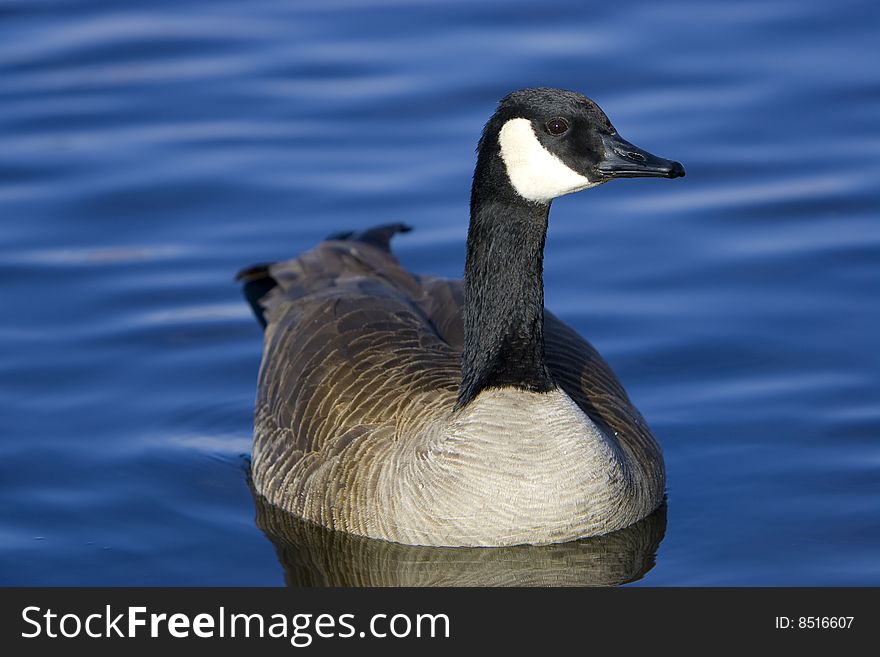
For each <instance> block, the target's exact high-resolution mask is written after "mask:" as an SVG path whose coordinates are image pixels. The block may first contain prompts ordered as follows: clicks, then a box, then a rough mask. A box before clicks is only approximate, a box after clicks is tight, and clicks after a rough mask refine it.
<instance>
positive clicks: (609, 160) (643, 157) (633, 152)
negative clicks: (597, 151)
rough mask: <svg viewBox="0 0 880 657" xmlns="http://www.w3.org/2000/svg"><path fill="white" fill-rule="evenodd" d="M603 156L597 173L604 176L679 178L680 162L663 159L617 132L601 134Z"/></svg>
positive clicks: (680, 172) (681, 173) (681, 168)
mask: <svg viewBox="0 0 880 657" xmlns="http://www.w3.org/2000/svg"><path fill="white" fill-rule="evenodd" d="M602 145H603V146H604V147H605V157H604V158H602V160H601V161H600V162H599V165H598V167H597V168H598V170H599V174H600V175H602V176H603V177H605V178H609V179H611V178H650V177H656V178H681V177H682V176H683V175H684V167H683V166H681V163H680V162H673V161H672V160H664V159H663V158H662V157H657V156H656V155H651V154H650V153H649V152H648V151H643V150H642V149H641V148H639V147H638V146H633V145H632V144H630V143H629V142H628V141H627V140H626V139H624V138H623V137H621V136H620V135H618V134H613V135H602Z"/></svg>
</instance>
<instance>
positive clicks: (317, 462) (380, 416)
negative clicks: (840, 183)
mask: <svg viewBox="0 0 880 657" xmlns="http://www.w3.org/2000/svg"><path fill="white" fill-rule="evenodd" d="M683 175H684V169H683V167H682V166H681V164H679V163H678V162H672V161H669V160H664V159H661V158H659V157H656V156H654V155H651V154H650V153H648V152H646V151H643V150H641V149H640V148H638V147H636V146H633V145H632V144H630V143H629V142H627V141H625V140H624V139H623V138H621V137H620V135H618V134H617V131H616V130H615V129H614V127H613V126H612V125H611V122H610V121H609V120H608V118H607V117H606V116H605V114H604V112H603V111H602V110H601V109H600V108H599V107H598V106H597V105H596V104H595V103H594V102H593V101H591V100H589V99H587V98H585V97H583V96H581V95H580V94H576V93H573V92H570V91H563V90H559V89H546V88H542V89H523V90H521V91H516V92H514V93H511V94H509V95H508V96H506V97H505V98H503V99H502V100H501V102H500V103H499V105H498V109H497V111H496V112H495V114H494V115H493V116H492V117H491V118H490V119H489V121H488V123H487V124H486V126H485V128H484V130H483V134H482V137H481V139H480V142H479V146H478V149H477V164H476V169H475V171H474V179H473V187H472V192H471V218H470V228H469V230H468V239H467V260H466V265H465V275H464V281H463V282H461V281H453V280H447V279H440V278H434V277H429V276H418V275H414V274H411V273H409V272H407V271H405V270H404V269H403V268H402V267H401V266H400V264H399V263H398V261H397V259H396V258H395V257H394V256H393V255H392V254H391V251H390V248H389V243H390V240H391V238H392V236H393V235H394V234H395V233H397V232H401V231H405V230H408V227H406V226H404V225H401V224H391V225H386V226H380V227H378V228H374V229H372V230H368V231H366V232H364V233H360V234H342V235H337V236H334V237H332V238H330V239H328V240H327V241H325V242H322V243H320V244H319V245H318V246H317V247H315V248H314V249H312V250H311V251H308V252H306V253H304V254H303V255H301V256H300V257H299V258H296V259H295V260H290V261H287V262H279V263H275V264H271V265H262V266H257V267H252V268H250V269H247V270H244V271H243V272H241V273H240V275H239V278H241V279H242V280H244V281H245V283H246V285H245V295H246V297H247V298H248V300H249V301H250V302H251V304H252V306H253V308H254V310H255V312H256V313H257V316H258V318H259V319H260V321H261V323H262V324H263V325H264V327H265V337H264V352H263V361H262V366H261V368H260V375H259V389H258V393H257V403H256V410H255V421H254V424H255V428H254V448H253V457H252V466H251V467H252V477H253V483H254V487H255V488H256V491H257V492H258V493H259V494H260V495H262V496H263V497H265V498H266V500H267V501H268V502H269V503H270V504H274V505H276V506H278V507H281V508H282V509H284V510H286V511H289V512H291V513H293V514H294V515H296V516H299V517H301V518H304V519H307V520H310V521H313V522H316V523H318V524H320V525H323V526H325V527H328V528H330V529H336V530H341V531H344V532H348V533H351V534H357V535H361V536H367V537H371V538H379V539H385V540H388V541H394V542H399V543H408V544H414V545H433V546H509V545H518V544H526V543H530V544H536V545H538V544H546V543H559V542H564V541H571V540H575V539H579V538H583V537H587V536H595V535H600V534H606V533H609V532H611V531H614V530H617V529H620V528H622V527H626V526H628V525H631V524H633V523H635V522H637V521H638V520H640V519H642V518H644V517H646V516H647V515H649V514H650V513H651V512H652V511H653V510H654V509H656V508H657V507H658V506H659V505H660V503H661V502H662V500H663V493H664V485H665V472H664V464H663V457H662V454H661V451H660V447H659V446H658V444H657V442H656V441H655V440H654V437H653V436H652V434H651V431H650V429H649V428H648V426H647V424H646V423H645V421H644V420H643V419H642V417H641V415H640V414H639V412H638V411H637V410H636V409H635V408H634V407H633V405H632V404H631V403H630V401H629V398H628V397H627V395H626V393H625V392H624V390H623V387H622V386H621V384H620V383H619V382H618V380H617V378H616V377H615V376H614V373H613V372H612V371H611V369H610V368H609V367H608V365H607V364H606V363H605V362H604V361H603V360H602V358H601V357H600V356H599V354H598V353H597V352H596V351H595V350H594V349H593V348H592V347H591V346H590V344H589V343H587V342H586V341H585V340H584V339H583V338H581V337H580V336H579V335H578V334H577V333H576V332H575V331H574V330H572V329H571V328H569V327H568V326H567V325H566V324H564V323H563V322H562V321H560V320H559V319H557V318H556V317H555V316H554V315H553V314H551V313H550V312H548V311H546V310H545V309H544V289H543V278H542V269H543V252H544V239H545V237H546V232H547V219H548V214H549V210H550V202H551V201H552V200H553V199H554V198H556V197H557V196H562V195H564V194H570V193H572V192H577V191H580V190H583V189H587V188H589V187H594V186H596V185H599V184H601V183H604V182H607V181H608V180H611V179H613V178H633V177H641V176H654V177H664V178H677V177H679V176H683Z"/></svg>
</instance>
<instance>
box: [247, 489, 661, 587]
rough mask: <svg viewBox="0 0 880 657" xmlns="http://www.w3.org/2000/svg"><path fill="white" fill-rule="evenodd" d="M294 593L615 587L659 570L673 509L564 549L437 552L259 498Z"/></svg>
mask: <svg viewBox="0 0 880 657" xmlns="http://www.w3.org/2000/svg"><path fill="white" fill-rule="evenodd" d="M254 501H255V503H256V507H257V526H258V527H259V528H260V529H262V530H263V532H264V533H265V534H266V536H268V537H269V540H270V541H272V543H273V544H274V545H275V550H276V552H277V554H278V559H279V561H280V562H281V565H282V567H283V568H284V579H285V581H286V583H287V585H288V586H616V585H618V584H624V583H626V582H633V581H636V580H638V579H641V578H642V577H643V576H644V575H645V573H647V572H648V571H649V570H651V568H653V567H654V557H655V555H656V553H657V548H658V547H659V546H660V541H662V540H663V535H664V533H665V531H666V505H665V504H664V505H663V506H662V507H661V508H660V509H658V510H657V511H655V512H654V513H653V514H652V515H651V516H649V517H648V518H645V519H644V520H642V521H641V522H639V523H637V524H635V525H633V526H632V527H627V528H626V529H622V530H620V531H617V532H614V533H613V534H608V535H606V536H599V537H596V538H591V539H585V540H582V541H577V542H574V543H564V544H560V545H546V546H540V547H539V546H533V545H522V546H517V547H506V548H435V547H421V546H412V545H400V544H398V543H387V542H385V541H377V540H372V539H368V538H363V537H360V536H351V535H349V534H343V533H341V532H335V531H330V530H328V529H325V528H323V527H320V526H317V525H315V524H313V523H309V522H306V521H303V520H301V519H299V518H296V517H295V516H292V515H290V514H289V513H286V512H284V511H281V510H280V509H278V508H276V507H273V506H272V505H271V504H268V503H267V502H265V500H263V499H262V498H261V497H259V496H257V495H255V496H254Z"/></svg>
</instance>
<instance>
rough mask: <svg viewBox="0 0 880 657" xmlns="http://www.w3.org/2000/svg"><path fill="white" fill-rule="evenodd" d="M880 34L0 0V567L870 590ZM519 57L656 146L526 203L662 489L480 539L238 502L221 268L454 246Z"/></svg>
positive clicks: (730, 12) (558, 296) (228, 306)
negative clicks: (661, 472) (669, 173)
mask: <svg viewBox="0 0 880 657" xmlns="http://www.w3.org/2000/svg"><path fill="white" fill-rule="evenodd" d="M878 28H880V4H878V3H877V2H873V1H871V0H839V1H838V2H834V3H828V2H819V1H812V0H809V1H797V0H791V1H782V0H769V1H768V0H760V1H759V0H754V1H748V2H737V3H706V2H701V1H699V0H690V1H677V0H673V1H671V2H663V3H657V2H649V1H647V0H641V1H638V2H627V3H612V4H611V5H601V4H599V3H589V4H588V3H583V5H571V4H569V5H565V6H562V5H555V6H554V5H546V4H545V3H535V2H512V1H510V0H505V1H503V2H500V1H499V2H450V1H445V0H444V1H443V2H440V1H437V2H403V1H400V2H355V1H348V2H346V1H340V2H336V1H332V0H331V1H318V0H314V1H311V2H287V1H281V0H273V1H267V0H256V1H253V2H246V3H244V2H233V1H231V0H213V1H212V2H186V3H182V2H160V1H157V0H151V1H149V2H147V1H146V0H142V1H135V2H125V3H119V2H112V1H109V0H107V1H99V0H93V1H89V0H82V1H80V2H64V1H60V0H59V1H48V0H45V1H44V0H5V1H3V2H0V221H2V233H0V276H2V294H3V302H4V310H3V313H2V320H0V430H2V442H0V584H2V585H13V584H15V585H87V584H88V585H274V584H283V583H284V582H285V581H287V582H288V583H291V584H296V583H318V584H321V583H343V584H376V583H396V584H400V583H427V584H443V583H479V582H483V583H492V584H501V583H599V584H609V583H612V584H613V583H621V582H633V583H634V584H635V585H880V348H878V336H880V305H878V300H880V216H878V215H880V184H878V183H880V75H878V72H877V62H878V61H880V47H878V40H877V34H878ZM526 86H559V87H565V88H570V89H575V90H577V91H580V92H583V93H585V94H587V95H589V96H591V97H593V98H594V99H595V100H596V101H597V102H599V103H600V104H601V105H602V107H603V108H604V109H605V110H606V111H607V113H608V115H609V116H610V117H611V120H612V121H613V122H614V123H615V125H616V126H617V128H618V129H619V130H620V132H621V134H622V135H624V136H625V137H626V138H627V139H629V140H631V141H632V142H634V143H636V144H637V145H639V146H641V147H643V148H645V149H647V150H650V151H651V152H654V153H657V154H659V155H663V156H666V157H670V158H673V159H676V160H680V161H681V162H683V163H684V165H685V167H686V169H687V172H688V175H687V177H686V178H684V179H682V180H676V181H673V182H670V181H666V180H635V181H619V182H615V183H612V184H609V185H605V186H603V187H601V188H598V189H595V190H590V191H588V192H584V193H583V194H578V195H575V196H571V197H566V198H563V199H560V200H558V201H557V202H555V203H554V206H553V211H552V213H551V226H550V233H549V237H548V243H547V251H546V260H545V267H546V273H545V285H546V302H547V305H548V307H549V308H550V309H552V310H553V311H554V312H556V313H557V314H558V315H560V316H561V317H562V318H563V319H564V320H566V321H567V322H569V323H570V324H571V325H573V326H574V327H575V328H576V329H577V330H578V331H579V332H581V333H582V334H583V335H585V336H586V337H587V338H588V339H589V340H590V341H591V342H593V344H594V345H595V346H596V347H597V348H598V349H599V351H600V352H602V354H603V355H604V356H605V357H606V359H607V360H608V361H609V362H610V363H611V365H612V367H614V369H615V370H616V372H617V373H618V375H619V376H620V378H621V380H622V381H623V383H624V384H625V386H626V387H627V390H628V391H629V393H630V396H631V397H632V398H633V400H634V401H635V403H636V405H637V406H638V407H639V409H640V410H641V411H642V413H643V414H644V416H645V417H646V418H647V420H648V422H649V423H650V424H651V426H652V427H653V429H654V431H655V433H656V435H657V437H658V439H659V441H660V442H661V444H662V446H663V449H664V452H665V455H666V462H667V468H668V479H669V484H668V507H667V509H666V512H665V513H666V515H665V517H661V518H652V519H650V520H649V522H648V524H647V525H644V526H640V527H637V528H635V529H634V530H633V531H632V532H630V533H628V534H625V535H622V536H615V535H612V536H611V537H606V538H604V539H602V540H601V541H598V542H596V541H594V542H585V543H584V544H582V545H581V544H574V545H572V546H564V547H558V548H553V549H551V550H543V551H540V550H538V551H535V550H534V549H529V548H524V549H522V550H519V551H516V550H514V551H508V552H498V553H495V554H494V555H493V553H492V552H487V551H476V552H473V551H471V552H467V551H461V552H455V551H453V552H452V553H449V552H442V551H439V552H425V551H424V549H421V550H420V549H416V550H415V551H412V550H407V549H405V548H402V547H401V546H397V547H391V548H388V547H387V546H382V545H380V546H378V547H377V546H376V545H374V544H372V543H368V544H362V543H359V542H357V541H354V542H351V541H348V542H346V541H345V540H344V537H343V538H340V537H338V536H327V535H323V534H320V533H317V534H315V533H313V532H311V533H310V531H309V530H308V529H306V530H302V528H301V527H299V528H298V527H297V523H295V521H293V520H292V519H290V518H282V517H277V514H275V513H274V512H273V510H272V509H265V508H262V507H260V506H259V505H258V504H255V501H254V499H253V497H252V495H251V493H250V489H249V487H248V480H247V464H248V461H247V459H248V454H249V451H250V440H251V412H252V404H253V399H254V392H255V388H256V374H257V369H258V366H259V359H260V352H261V331H260V329H259V327H258V325H257V323H256V322H255V321H254V320H253V318H252V317H251V315H250V312H249V309H248V308H247V306H246V304H245V302H244V300H243V299H242V297H241V295H240V291H239V289H238V286H237V285H236V284H234V283H233V280H232V278H233V275H234V274H235V272H236V271H237V270H238V269H239V268H241V267H244V266H247V265H250V264H252V263H255V262H261V261H266V260H272V259H284V258H289V257H293V256H294V255H296V254H297V253H299V252H300V251H302V250H304V249H307V248H309V247H310V246H312V245H313V244H315V243H316V242H317V241H319V240H320V239H322V238H323V237H324V236H326V235H328V234H330V233H332V232H336V231H339V230H344V229H362V228H365V227H368V226H370V225H372V224H376V223H381V222H387V221H405V222H407V223H410V224H412V225H413V226H414V227H415V228H416V230H415V231H414V232H413V233H410V234H408V235H405V236H402V237H400V238H398V239H397V241H396V243H395V247H396V250H397V253H398V254H399V256H400V258H401V260H402V261H403V263H404V264H405V265H406V266H408V267H409V268H411V269H413V270H417V271H422V272H430V273H434V274H440V275H446V276H456V277H457V276H460V275H461V272H462V270H463V265H464V240H465V234H466V230H467V219H468V211H467V204H468V196H469V184H470V175H471V172H472V169H473V162H474V147H475V144H476V141H477V138H478V136H479V133H480V129H481V127H482V124H483V122H484V121H485V120H486V119H487V118H488V116H489V115H490V114H491V113H492V111H493V109H494V105H495V103H496V102H497V100H498V99H499V98H500V97H501V96H503V95H504V94H505V93H507V92H508V91H510V90H513V89H516V88H521V87H526ZM328 554H329V555H330V556H331V561H334V560H335V562H334V563H335V565H334V563H330V564H328V563H327V560H323V561H322V559H321V558H320V557H321V555H328ZM315 555H317V557H316V556H315ZM495 555H497V556H495ZM463 577H464V579H462V578H463Z"/></svg>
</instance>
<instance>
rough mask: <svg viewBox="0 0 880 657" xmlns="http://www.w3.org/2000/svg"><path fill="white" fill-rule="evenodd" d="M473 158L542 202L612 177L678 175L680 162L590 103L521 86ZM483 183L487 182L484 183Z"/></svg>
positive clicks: (570, 95) (492, 122) (529, 198)
mask: <svg viewBox="0 0 880 657" xmlns="http://www.w3.org/2000/svg"><path fill="white" fill-rule="evenodd" d="M478 154H479V155H478V161H479V160H482V164H483V167H480V166H479V164H478V167H477V168H478V170H479V169H480V168H482V169H483V170H484V171H485V172H487V173H489V174H490V175H491V176H492V178H494V180H493V181H491V182H494V183H495V185H499V184H503V182H504V181H502V180H499V178H502V177H503V178H506V182H507V183H509V186H510V188H512V191H513V192H515V194H516V195H517V196H519V197H521V198H523V199H525V200H526V201H529V202H531V203H539V204H549V202H550V201H551V200H553V199H554V198H556V197H558V196H563V195H565V194H571V193H573V192H579V191H581V190H583V189H587V188H590V187H595V186H596V185H600V184H602V183H604V182H608V181H609V180H613V179H614V178H641V177H646V178H647V177H655V178H678V177H681V176H683V175H684V167H683V166H682V165H681V164H680V163H679V162H674V161H672V160H667V159H664V158H662V157H658V156H656V155H653V154H651V153H649V152H648V151H646V150H643V149H641V148H639V147H638V146H634V145H633V144H631V143H630V142H628V141H627V140H626V139H624V138H623V137H621V136H620V135H619V134H618V132H617V130H616V129H615V128H614V126H613V125H612V123H611V121H610V120H609V119H608V117H607V116H606V115H605V113H604V112H603V111H602V109H601V108H600V107H599V106H598V105H597V104H596V103H595V102H593V101H592V100H590V99H589V98H586V97H585V96H582V95H580V94H578V93H575V92H572V91H565V90H562V89H547V88H539V89H522V90H520V91H515V92H513V93H511V94H509V95H508V96H506V97H505V98H503V99H502V100H501V102H500V103H499V106H498V109H497V111H496V112H495V114H494V115H493V116H492V118H491V119H490V120H489V122H488V123H487V124H486V127H485V129H484V131H483V136H482V138H481V140H480V145H479V147H478ZM487 182H490V181H487Z"/></svg>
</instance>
